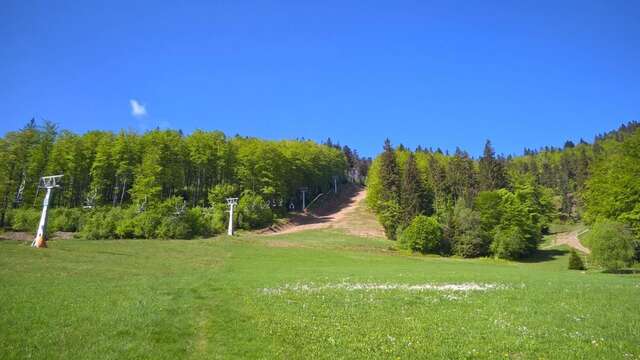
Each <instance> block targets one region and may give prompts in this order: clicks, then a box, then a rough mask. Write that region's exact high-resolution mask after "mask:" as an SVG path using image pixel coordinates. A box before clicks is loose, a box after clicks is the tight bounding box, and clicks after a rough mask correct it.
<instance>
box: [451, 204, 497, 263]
mask: <svg viewBox="0 0 640 360" xmlns="http://www.w3.org/2000/svg"><path fill="white" fill-rule="evenodd" d="M449 236H450V237H451V242H452V244H453V253H454V254H456V255H458V256H462V257H477V256H482V255H486V254H487V253H488V250H489V242H490V241H489V239H487V236H486V235H485V234H484V233H483V232H482V228H481V219H480V213H479V212H477V211H475V210H473V209H471V208H468V207H466V206H465V205H464V203H463V202H462V201H458V202H457V203H456V206H455V207H454V208H453V212H452V214H451V221H450V229H449Z"/></svg>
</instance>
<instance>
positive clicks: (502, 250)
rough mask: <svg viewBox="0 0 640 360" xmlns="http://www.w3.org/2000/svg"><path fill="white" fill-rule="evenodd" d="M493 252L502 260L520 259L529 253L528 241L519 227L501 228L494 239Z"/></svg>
mask: <svg viewBox="0 0 640 360" xmlns="http://www.w3.org/2000/svg"><path fill="white" fill-rule="evenodd" d="M491 252H492V253H493V255H494V256H496V257H499V258H501V259H510V260H513V259H518V258H520V257H522V256H523V255H525V254H526V253H527V239H526V237H525V236H524V234H523V233H522V231H521V230H520V229H519V228H517V227H514V226H511V227H508V228H499V229H498V231H497V232H496V234H495V236H494V237H493V243H491Z"/></svg>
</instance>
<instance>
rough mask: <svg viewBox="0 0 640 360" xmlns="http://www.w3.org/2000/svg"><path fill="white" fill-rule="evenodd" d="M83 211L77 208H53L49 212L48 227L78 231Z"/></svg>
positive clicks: (56, 229)
mask: <svg viewBox="0 0 640 360" xmlns="http://www.w3.org/2000/svg"><path fill="white" fill-rule="evenodd" d="M84 215H85V213H83V211H82V209H79V208H55V209H52V210H51V212H50V213H49V225H48V227H49V229H50V230H51V231H52V232H53V231H70V232H75V231H78V229H80V227H81V222H82V221H83V217H84Z"/></svg>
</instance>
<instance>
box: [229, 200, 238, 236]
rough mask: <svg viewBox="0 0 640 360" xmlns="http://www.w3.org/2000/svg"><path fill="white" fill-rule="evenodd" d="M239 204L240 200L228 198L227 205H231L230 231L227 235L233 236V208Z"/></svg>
mask: <svg viewBox="0 0 640 360" xmlns="http://www.w3.org/2000/svg"><path fill="white" fill-rule="evenodd" d="M236 204H238V198H227V205H229V229H228V230H227V235H233V207H234V206H236Z"/></svg>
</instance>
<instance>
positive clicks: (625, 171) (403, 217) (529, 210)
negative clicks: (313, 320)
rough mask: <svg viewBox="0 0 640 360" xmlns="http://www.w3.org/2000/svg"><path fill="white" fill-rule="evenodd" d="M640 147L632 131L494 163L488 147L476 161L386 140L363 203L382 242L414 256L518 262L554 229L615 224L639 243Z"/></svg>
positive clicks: (630, 127)
mask: <svg viewBox="0 0 640 360" xmlns="http://www.w3.org/2000/svg"><path fill="white" fill-rule="evenodd" d="M639 139H640V127H639V125H638V123H637V122H631V123H628V124H625V125H623V126H621V127H620V128H619V129H618V130H616V131H612V132H609V133H605V134H602V135H598V136H596V137H595V139H594V141H593V142H592V143H588V142H586V141H584V140H582V139H581V140H580V142H579V143H578V144H574V143H573V142H571V141H567V142H566V143H565V145H564V147H563V148H553V147H545V148H543V149H540V150H531V149H525V151H524V154H523V155H522V156H506V157H505V156H501V155H496V153H495V150H494V148H493V146H492V145H491V142H490V141H487V142H486V144H485V147H484V151H483V154H482V156H480V157H479V158H477V159H474V158H472V157H471V156H470V155H469V154H468V153H467V152H465V151H463V150H462V149H459V148H457V149H456V150H455V152H454V153H453V154H449V153H447V152H443V151H442V150H440V149H436V150H433V149H430V148H429V149H427V148H423V147H418V148H417V149H415V151H411V150H410V149H407V148H405V147H404V146H402V145H399V146H397V147H395V148H394V147H392V145H391V143H390V141H389V140H387V141H385V144H384V147H383V152H382V153H381V154H380V155H379V156H378V157H376V158H375V159H374V161H373V163H372V165H371V170H370V173H369V177H368V183H367V184H368V187H369V192H368V198H367V202H368V204H369V206H370V207H371V208H372V209H373V211H374V212H375V213H376V214H377V215H378V218H379V219H380V221H381V223H382V224H383V226H384V228H385V233H386V235H387V237H389V238H391V239H398V240H399V245H400V246H403V247H407V248H411V249H413V250H419V251H427V252H438V253H442V254H457V255H460V256H465V257H471V256H484V255H495V256H499V257H504V258H521V257H524V256H527V255H529V254H531V253H532V251H533V250H535V249H536V247H537V245H538V244H539V242H540V241H541V239H542V236H543V235H544V234H545V233H546V232H548V228H549V225H550V224H551V222H553V221H564V222H576V221H584V222H586V223H588V224H591V225H594V226H595V225H596V224H598V223H604V220H611V221H614V222H618V223H620V224H619V225H621V226H623V227H626V228H628V229H629V230H630V234H632V235H633V236H634V237H635V239H637V238H638V234H639V233H640V220H639V219H640V215H638V214H640V206H638V204H640V181H639V180H638V176H637V174H640V150H639V149H640V140H639ZM634 174H635V175H634ZM598 226H599V225H598ZM616 226H617V225H616ZM416 229H422V230H421V231H417V230H416ZM416 234H422V238H420V237H419V236H418V235H416ZM427 235H428V236H427ZM434 238H435V239H437V241H436V240H433V239H434ZM429 239H431V240H429ZM627 260H629V261H630V259H627ZM629 261H627V263H628V262H629Z"/></svg>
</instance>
